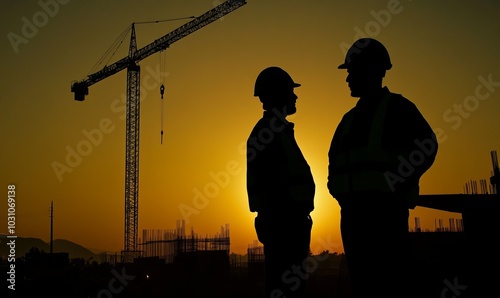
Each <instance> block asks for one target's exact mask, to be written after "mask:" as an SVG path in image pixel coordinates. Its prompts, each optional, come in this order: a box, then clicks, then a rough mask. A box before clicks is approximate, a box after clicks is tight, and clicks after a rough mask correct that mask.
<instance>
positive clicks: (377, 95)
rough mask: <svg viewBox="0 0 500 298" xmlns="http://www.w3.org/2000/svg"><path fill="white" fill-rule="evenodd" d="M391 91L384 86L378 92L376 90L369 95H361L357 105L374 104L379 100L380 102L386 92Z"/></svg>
mask: <svg viewBox="0 0 500 298" xmlns="http://www.w3.org/2000/svg"><path fill="white" fill-rule="evenodd" d="M389 92H390V91H389V88H387V87H383V88H382V89H380V90H379V91H377V92H374V93H372V94H370V95H367V96H363V97H360V98H359V100H358V103H357V105H360V104H361V105H372V104H376V103H378V102H380V101H381V100H382V98H384V96H385V95H386V94H388V93H389Z"/></svg>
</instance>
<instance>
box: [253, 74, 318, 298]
mask: <svg viewBox="0 0 500 298" xmlns="http://www.w3.org/2000/svg"><path fill="white" fill-rule="evenodd" d="M299 86H300V84H297V83H295V82H294V81H293V80H292V78H291V77H290V75H289V74H288V73H287V72H285V71H284V70H283V69H281V68H279V67H268V68H266V69H264V70H263V71H262V72H261V73H260V74H259V75H258V77H257V80H256V82H255V90H254V96H258V97H259V99H260V101H261V102H262V104H263V109H264V115H263V116H262V118H261V119H260V120H259V121H258V122H257V124H256V125H255V127H254V128H253V130H252V132H251V134H250V136H249V138H248V141H247V191H248V200H249V205H250V211H252V212H257V213H258V214H257V217H256V218H255V230H256V232H257V237H258V239H259V241H260V242H261V243H262V244H263V246H264V258H265V269H266V270H265V274H266V276H265V294H266V297H303V293H304V289H305V284H306V279H307V274H306V273H307V272H306V269H305V266H304V264H305V262H306V259H307V256H308V254H309V245H310V240H311V228H312V219H311V217H310V215H309V213H310V212H311V211H313V209H314V193H315V184H314V180H313V176H312V174H311V170H310V168H309V165H308V163H307V161H306V160H305V158H304V156H303V154H302V152H301V150H300V148H299V146H298V145H297V142H296V141H295V137H294V123H292V122H289V121H287V120H286V117H287V116H288V115H291V114H294V113H295V112H296V106H295V102H296V101H297V95H295V93H294V88H295V87H299Z"/></svg>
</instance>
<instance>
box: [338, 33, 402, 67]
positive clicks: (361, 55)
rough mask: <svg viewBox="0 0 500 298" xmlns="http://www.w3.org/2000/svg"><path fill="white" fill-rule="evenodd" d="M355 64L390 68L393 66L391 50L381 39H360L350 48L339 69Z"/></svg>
mask: <svg viewBox="0 0 500 298" xmlns="http://www.w3.org/2000/svg"><path fill="white" fill-rule="evenodd" d="M353 66H361V67H365V66H368V67H376V68H379V67H380V68H383V69H384V70H389V69H391V68H392V64H391V58H390V57H389V52H388V51H387V49H386V48H385V46H384V45H383V44H382V43H380V41H378V40H376V39H373V38H361V39H358V40H357V41H356V42H354V44H353V45H352V46H351V47H350V48H349V50H348V51H347V54H346V56H345V61H344V63H343V64H341V65H339V67H338V68H339V69H347V68H349V67H353Z"/></svg>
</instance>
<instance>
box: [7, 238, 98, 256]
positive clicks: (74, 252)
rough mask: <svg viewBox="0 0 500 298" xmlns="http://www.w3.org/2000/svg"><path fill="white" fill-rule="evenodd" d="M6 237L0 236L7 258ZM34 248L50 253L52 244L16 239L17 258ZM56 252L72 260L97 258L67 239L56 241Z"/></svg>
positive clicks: (89, 251) (37, 240)
mask: <svg viewBox="0 0 500 298" xmlns="http://www.w3.org/2000/svg"><path fill="white" fill-rule="evenodd" d="M8 240H10V239H7V237H6V235H0V255H1V256H2V257H6V256H7V255H8V254H9V247H8V246H7V245H6V243H7V242H8ZM33 247H37V248H38V249H39V250H40V251H44V252H46V253H48V252H50V243H48V242H45V241H43V240H42V239H40V238H32V237H26V238H25V237H17V238H16V257H22V256H24V255H25V254H26V253H27V252H29V250H30V249H31V248H33ZM53 251H54V252H67V253H68V254H69V257H70V259H75V258H83V259H90V258H95V257H96V256H97V255H96V254H95V253H94V252H92V251H91V250H89V249H87V248H85V247H83V246H81V245H79V244H77V243H74V242H72V241H69V240H66V239H55V240H54V241H53Z"/></svg>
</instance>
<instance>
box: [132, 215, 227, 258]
mask: <svg viewBox="0 0 500 298" xmlns="http://www.w3.org/2000/svg"><path fill="white" fill-rule="evenodd" d="M140 240H141V241H140V244H139V247H140V248H141V251H142V257H144V258H148V257H157V258H159V259H162V260H164V261H165V263H167V264H168V263H173V262H174V260H175V258H176V257H178V256H180V255H182V254H186V253H196V252H207V251H219V252H223V253H225V254H226V255H229V249H230V243H231V241H230V237H229V224H226V225H225V226H221V227H220V231H219V232H218V233H215V234H214V235H211V236H208V235H206V236H200V235H198V234H197V233H195V232H194V229H193V228H191V232H190V234H189V235H187V234H186V226H185V221H184V220H182V221H180V220H177V223H176V228H175V229H167V230H143V231H142V238H141V239H140Z"/></svg>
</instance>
